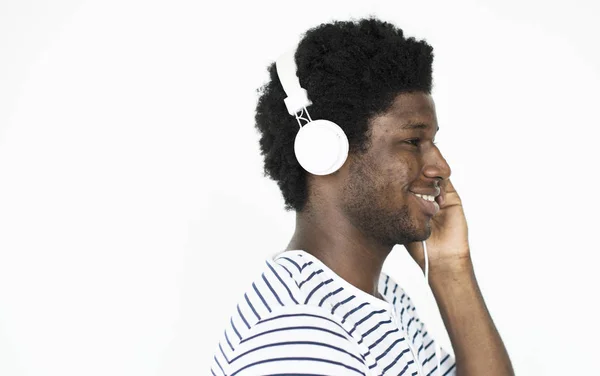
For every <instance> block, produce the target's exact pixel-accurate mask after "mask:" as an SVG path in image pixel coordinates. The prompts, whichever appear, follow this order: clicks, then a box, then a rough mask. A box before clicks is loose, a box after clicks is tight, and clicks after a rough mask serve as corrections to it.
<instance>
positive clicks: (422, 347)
mask: <svg viewBox="0 0 600 376" xmlns="http://www.w3.org/2000/svg"><path fill="white" fill-rule="evenodd" d="M424 348H425V346H423V344H421V347H419V351H417V357H419V355H420V354H421V351H422V350H423V349H424Z"/></svg>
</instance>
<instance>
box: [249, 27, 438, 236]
mask: <svg viewBox="0 0 600 376" xmlns="http://www.w3.org/2000/svg"><path fill="white" fill-rule="evenodd" d="M432 62H433V48H432V47H431V46H430V45H428V44H427V43H426V42H424V41H416V40H415V39H414V38H405V37H404V35H403V31H402V30H401V29H398V28H396V27H395V26H393V25H391V24H389V23H385V22H381V21H378V20H375V19H365V20H360V21H357V22H334V23H332V24H323V25H320V26H318V27H316V28H313V29H311V30H309V31H307V33H306V34H305V36H304V38H303V39H302V41H301V42H300V43H299V45H298V48H297V51H296V64H297V66H298V70H297V75H298V77H299V80H300V84H301V86H302V87H304V88H305V89H306V90H307V92H308V96H309V98H310V99H311V101H312V103H313V105H311V106H310V107H309V111H310V113H311V116H312V118H313V119H327V120H331V121H333V122H335V123H337V124H338V125H339V126H340V127H341V128H342V129H343V130H344V132H345V133H346V135H347V136H348V140H349V143H350V150H349V155H348V160H347V161H346V163H345V164H344V166H342V168H341V169H340V170H338V171H337V172H336V173H334V174H331V175H328V176H315V175H310V174H308V173H307V172H306V171H304V170H303V169H302V167H301V166H300V165H299V163H298V161H297V160H296V157H295V155H294V139H295V136H296V134H297V132H298V124H297V123H296V120H295V119H294V117H292V116H290V115H289V114H288V112H287V110H286V108H285V104H284V98H285V93H284V91H283V88H282V86H281V83H280V82H279V79H278V77H277V73H276V69H275V64H272V65H271V66H270V67H269V72H270V76H271V79H270V82H268V83H267V84H266V85H265V86H264V87H263V89H262V93H261V97H260V99H259V102H258V105H257V112H256V127H257V128H258V130H259V131H260V133H261V139H260V146H261V152H262V154H263V155H264V157H265V174H266V175H268V176H270V177H271V178H273V179H274V180H275V181H277V183H278V185H279V187H280V189H281V191H282V193H283V197H284V200H285V204H286V210H291V209H293V210H296V211H297V212H300V213H304V212H308V211H314V208H318V207H322V206H324V205H328V206H333V207H334V208H335V210H336V211H340V212H342V213H343V215H344V216H345V217H346V218H347V219H348V220H349V221H350V222H351V223H352V224H353V225H354V226H355V227H357V228H358V229H360V230H362V231H361V232H363V233H368V234H371V235H372V236H374V238H375V239H378V240H379V241H383V242H385V243H386V244H387V243H388V242H389V243H390V244H404V243H405V242H407V241H415V240H423V239H426V238H427V237H428V236H429V233H430V228H429V219H430V216H428V215H426V214H425V213H424V212H423V208H422V207H421V203H420V202H419V200H422V199H420V198H418V197H416V196H415V195H414V194H413V193H411V191H422V190H425V191H435V190H436V187H438V186H439V180H440V179H442V178H447V177H448V176H449V174H450V170H449V167H448V165H447V164H446V162H445V160H444V159H443V158H442V156H441V154H440V152H439V150H438V149H437V147H436V146H435V145H434V144H433V138H434V136H435V133H436V131H437V119H436V115H435V107H434V104H433V100H432V99H431V96H430V93H431V86H432V75H431V74H432ZM408 123H420V124H424V125H425V126H426V128H425V129H419V128H417V129H414V128H413V129H403V125H405V124H408ZM417 145H418V146H417Z"/></svg>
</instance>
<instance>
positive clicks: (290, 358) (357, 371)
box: [231, 357, 365, 376]
mask: <svg viewBox="0 0 600 376" xmlns="http://www.w3.org/2000/svg"><path fill="white" fill-rule="evenodd" d="M281 360H308V361H314V362H323V363H329V364H335V365H338V366H342V367H344V368H347V369H349V370H352V371H354V372H356V373H358V374H359V375H363V376H364V375H365V374H364V373H363V372H361V371H360V370H358V369H356V368H354V367H350V366H348V365H346V364H344V363H340V362H335V361H333V360H328V359H320V358H308V357H287V358H272V359H265V360H261V361H259V362H254V363H251V364H248V365H246V366H244V367H242V368H240V369H239V370H238V371H236V372H234V373H232V374H231V376H235V375H237V374H238V373H239V372H241V371H243V370H245V369H246V368H250V367H252V366H255V365H258V364H263V363H270V362H278V361H281Z"/></svg>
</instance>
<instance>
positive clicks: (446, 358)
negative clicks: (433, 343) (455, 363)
mask: <svg viewBox="0 0 600 376" xmlns="http://www.w3.org/2000/svg"><path fill="white" fill-rule="evenodd" d="M440 351H441V349H440ZM448 358H450V354H446V356H445V357H444V359H442V361H441V362H440V364H444V362H445V361H446V360H448Z"/></svg>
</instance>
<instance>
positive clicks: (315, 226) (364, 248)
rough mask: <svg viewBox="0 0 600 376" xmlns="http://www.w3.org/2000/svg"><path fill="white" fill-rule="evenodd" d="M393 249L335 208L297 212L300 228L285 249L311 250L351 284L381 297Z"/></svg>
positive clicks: (297, 224) (297, 225)
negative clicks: (381, 280) (381, 279)
mask: <svg viewBox="0 0 600 376" xmlns="http://www.w3.org/2000/svg"><path fill="white" fill-rule="evenodd" d="M325 214H326V215H325ZM392 248H393V246H383V245H381V244H375V242H374V241H373V240H372V239H369V238H367V237H365V236H364V234H363V233H362V232H361V231H360V230H359V229H358V228H356V227H355V226H353V225H352V224H351V223H350V222H349V221H348V220H347V218H346V217H345V216H344V215H343V214H342V213H340V212H337V211H335V210H331V211H329V212H328V213H318V214H315V213H311V214H308V213H296V230H295V232H294V235H293V236H292V239H291V240H290V243H289V244H288V246H287V248H286V249H285V250H286V251H289V250H303V251H305V252H307V253H310V254H311V255H313V256H315V257H316V258H318V259H319V260H320V261H321V262H323V264H325V265H326V266H327V267H328V268H330V269H331V270H332V271H333V272H334V273H336V274H337V275H339V276H340V277H342V278H343V279H345V280H346V281H347V282H348V283H350V284H352V285H354V286H355V287H357V288H358V289H360V290H362V291H364V292H366V293H367V294H371V295H373V296H375V297H377V298H381V297H380V296H379V293H378V289H377V288H378V284H379V276H380V274H381V269H382V267H383V263H384V261H385V259H386V257H387V255H388V254H389V253H390V252H391V250H392Z"/></svg>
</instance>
